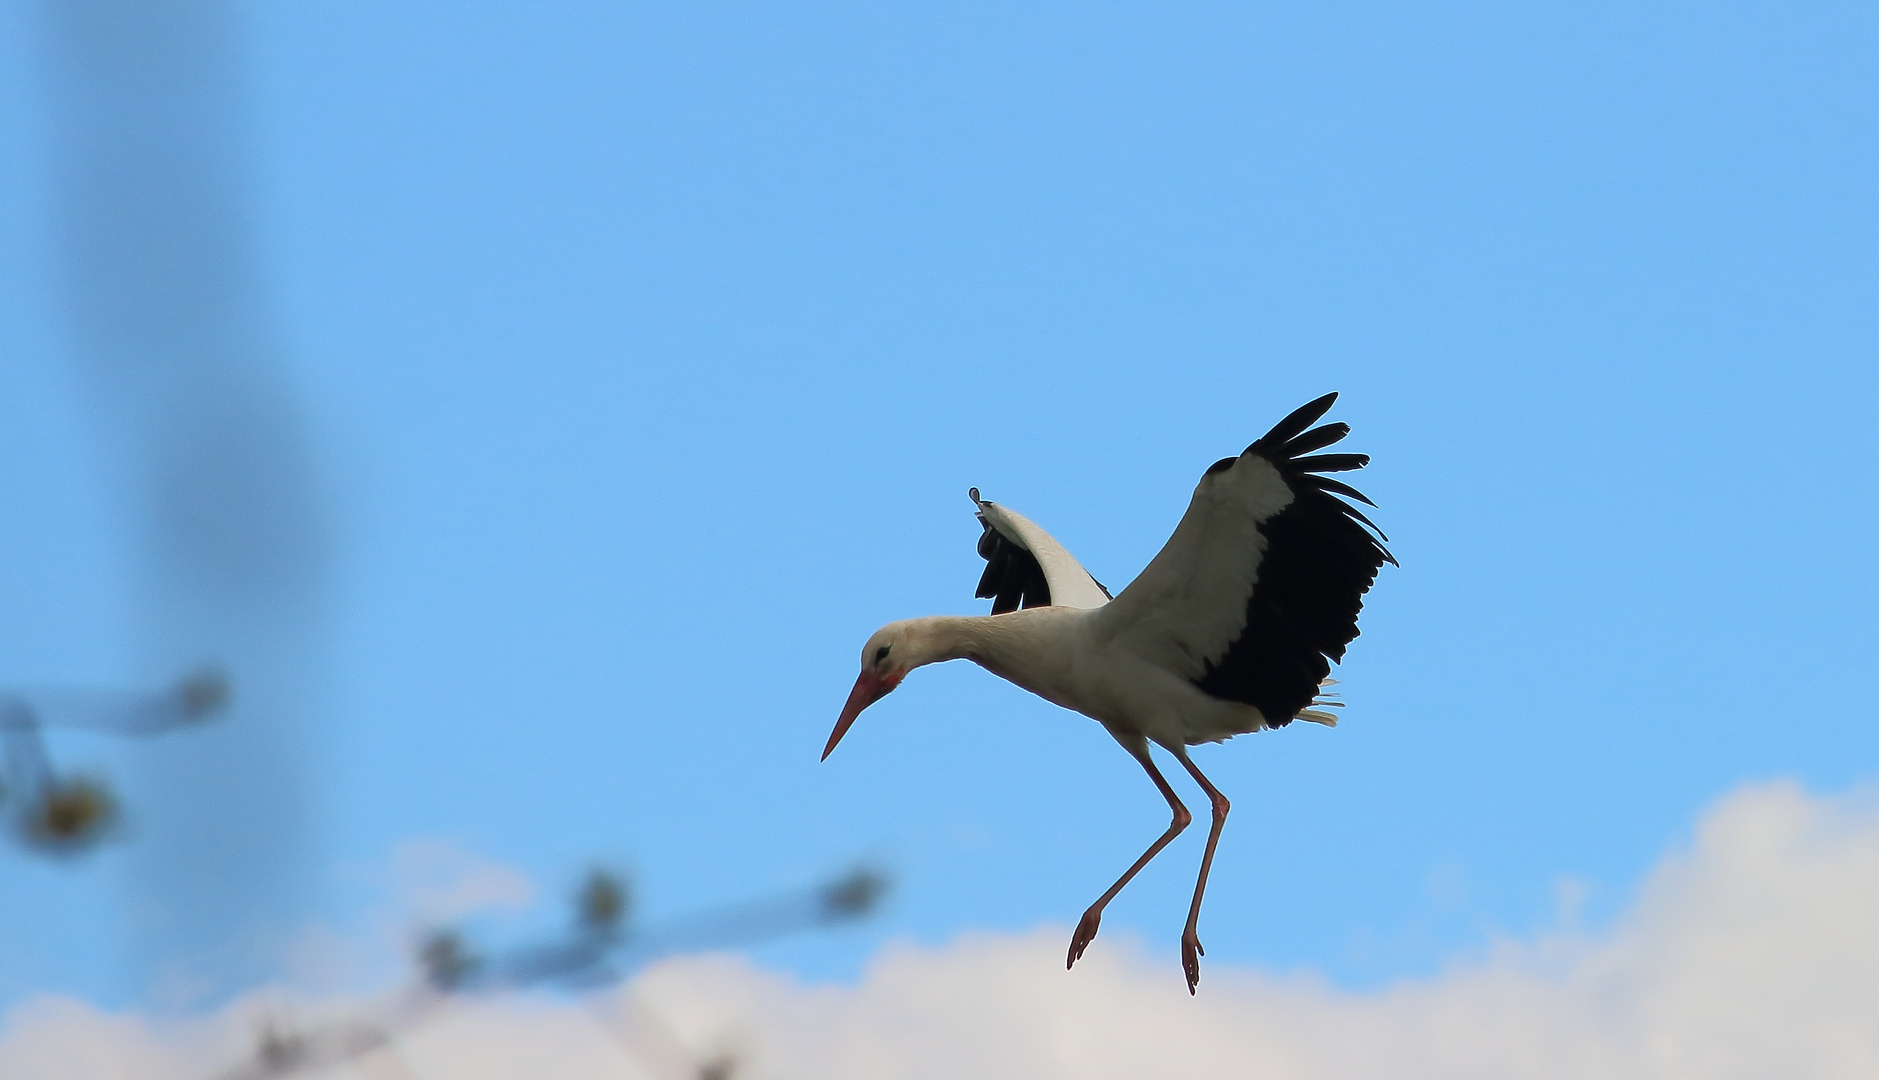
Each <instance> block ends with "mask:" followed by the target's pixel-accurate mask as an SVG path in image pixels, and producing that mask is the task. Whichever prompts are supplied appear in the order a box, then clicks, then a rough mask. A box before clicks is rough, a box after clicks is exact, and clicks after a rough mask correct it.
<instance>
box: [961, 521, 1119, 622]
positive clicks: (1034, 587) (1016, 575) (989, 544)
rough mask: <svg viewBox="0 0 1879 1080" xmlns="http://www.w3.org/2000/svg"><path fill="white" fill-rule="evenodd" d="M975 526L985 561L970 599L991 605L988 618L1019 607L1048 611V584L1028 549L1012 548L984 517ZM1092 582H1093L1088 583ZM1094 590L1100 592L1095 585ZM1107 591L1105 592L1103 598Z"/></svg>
mask: <svg viewBox="0 0 1879 1080" xmlns="http://www.w3.org/2000/svg"><path fill="white" fill-rule="evenodd" d="M979 523H980V524H981V525H983V526H985V531H984V532H983V533H980V534H979V555H980V556H981V557H982V558H984V559H985V573H984V574H981V575H980V576H979V589H978V591H977V592H975V593H973V594H972V595H973V596H975V597H977V598H979V599H981V600H990V601H991V602H992V614H994V615H1003V614H1004V613H1005V612H1007V611H1016V610H1018V609H1019V608H1021V607H1048V606H1049V605H1050V583H1049V582H1047V581H1045V580H1044V567H1043V566H1041V565H1039V563H1038V561H1037V556H1035V555H1033V554H1031V551H1030V549H1029V548H1026V547H1023V546H1021V545H1019V544H1015V543H1013V542H1012V541H1011V538H1010V537H1008V536H1006V535H1005V534H1004V533H1001V532H999V531H998V530H997V529H996V528H994V527H993V525H992V523H991V522H989V521H986V520H985V518H984V517H982V516H981V517H980V518H979ZM1091 580H1095V579H1093V578H1092V579H1091ZM1097 588H1099V589H1100V588H1102V586H1101V585H1100V584H1099V585H1097ZM1106 593H1107V590H1105V594H1106Z"/></svg>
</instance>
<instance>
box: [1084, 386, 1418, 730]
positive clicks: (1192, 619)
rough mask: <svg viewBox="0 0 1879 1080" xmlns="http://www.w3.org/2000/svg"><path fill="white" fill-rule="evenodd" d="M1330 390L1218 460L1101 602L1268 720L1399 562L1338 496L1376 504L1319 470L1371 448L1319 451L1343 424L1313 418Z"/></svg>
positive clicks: (1323, 661)
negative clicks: (1142, 562)
mask: <svg viewBox="0 0 1879 1080" xmlns="http://www.w3.org/2000/svg"><path fill="white" fill-rule="evenodd" d="M1336 400H1337V395H1336V394H1326V395H1325V396H1324V397H1321V398H1319V399H1317V400H1316V401H1313V402H1311V403H1310V404H1308V405H1305V406H1304V407H1303V408H1300V409H1298V410H1297V411H1295V412H1293V413H1292V414H1291V415H1290V416H1287V417H1286V418H1285V419H1284V420H1281V421H1279V423H1278V424H1277V425H1276V426H1274V427H1273V429H1272V430H1271V431H1268V432H1267V433H1266V434H1265V435H1264V436H1262V437H1261V438H1260V439H1259V441H1258V442H1255V443H1253V444H1252V445H1251V446H1249V447H1247V448H1246V452H1245V453H1243V454H1241V455H1240V456H1239V457H1237V458H1225V459H1223V460H1221V461H1217V462H1215V463H1214V464H1213V466H1212V467H1210V468H1209V469H1208V470H1207V473H1206V475H1204V476H1202V477H1201V481H1200V485H1199V486H1198V487H1196V488H1195V489H1194V498H1193V501H1192V502H1191V503H1189V504H1188V508H1187V513H1186V514H1185V515H1183V516H1182V518H1181V523H1180V524H1179V525H1178V526H1176V527H1175V530H1174V535H1173V536H1171V537H1169V538H1168V542H1167V544H1166V545H1164V546H1163V547H1162V549H1161V552H1160V553H1159V554H1157V555H1156V556H1155V558H1154V560H1153V561H1152V562H1150V563H1149V564H1148V568H1147V569H1146V570H1143V571H1142V576H1141V577H1138V578H1136V579H1135V581H1134V582H1132V583H1130V585H1129V587H1128V588H1126V589H1124V590H1123V591H1122V595H1121V596H1118V597H1116V600H1115V603H1113V604H1111V605H1110V606H1109V608H1108V610H1106V611H1105V612H1104V613H1103V614H1102V616H1101V618H1102V619H1103V621H1104V622H1105V623H1107V624H1109V626H1110V628H1111V630H1112V632H1113V633H1115V635H1116V638H1117V640H1118V641H1119V642H1123V643H1125V644H1126V645H1127V646H1128V648H1130V649H1131V650H1132V651H1134V652H1135V653H1136V654H1137V655H1140V656H1142V657H1143V658H1144V659H1146V660H1149V661H1151V662H1154V663H1156V664H1158V665H1160V666H1162V667H1164V668H1166V669H1168V670H1170V671H1174V672H1177V673H1179V674H1181V675H1183V676H1185V677H1186V678H1188V679H1190V680H1191V681H1192V682H1193V683H1194V685H1196V686H1198V687H1199V688H1200V689H1201V690H1202V691H1204V692H1206V693H1207V694H1209V695H1211V696H1213V697H1216V698H1220V699H1222V700H1226V701H1237V702H1240V703H1241V704H1245V705H1251V706H1253V707H1254V708H1256V709H1258V710H1259V711H1260V713H1261V715H1263V716H1264V717H1265V720H1266V724H1267V725H1268V726H1270V727H1280V726H1283V725H1285V724H1288V723H1290V722H1291V721H1292V718H1293V717H1295V716H1297V715H1298V714H1299V712H1300V711H1301V710H1303V709H1305V708H1306V707H1307V706H1309V705H1310V704H1311V703H1312V699H1313V697H1314V696H1315V695H1316V694H1317V692H1318V687H1319V684H1320V683H1321V682H1323V680H1324V679H1325V677H1326V676H1328V675H1329V674H1330V673H1331V661H1333V660H1342V659H1343V657H1344V648H1345V646H1346V645H1349V644H1350V642H1351V639H1352V638H1355V637H1356V636H1357V613H1358V611H1359V610H1361V609H1362V607H1363V598H1364V594H1365V593H1366V592H1368V591H1369V589H1370V585H1371V583H1372V582H1374V581H1375V580H1376V577H1377V571H1378V570H1380V569H1381V568H1382V566H1383V564H1384V563H1386V562H1388V563H1392V564H1393V563H1395V562H1396V559H1395V557H1393V556H1392V555H1391V554H1390V553H1389V551H1388V550H1386V549H1385V548H1384V547H1383V543H1382V541H1383V540H1385V539H1387V538H1386V537H1384V536H1383V533H1382V532H1381V531H1380V530H1378V529H1377V528H1376V526H1375V525H1372V524H1371V522H1370V519H1369V518H1366V517H1365V516H1364V515H1363V513H1362V512H1361V511H1359V510H1358V509H1357V508H1356V507H1354V506H1352V505H1350V504H1349V503H1347V502H1345V501H1344V500H1343V499H1340V498H1338V496H1340V495H1342V496H1345V497H1346V498H1351V499H1356V500H1358V501H1359V502H1362V503H1365V504H1366V505H1375V504H1374V503H1371V502H1370V500H1369V499H1366V498H1364V496H1363V495H1362V494H1361V493H1359V492H1358V491H1357V490H1356V489H1355V488H1352V487H1349V486H1348V485H1345V484H1343V483H1340V482H1338V481H1337V480H1334V479H1331V478H1330V477H1328V476H1322V475H1319V474H1321V473H1330V472H1344V471H1347V470H1351V469H1360V468H1362V467H1363V466H1365V465H1367V464H1369V462H1370V459H1369V457H1368V456H1366V455H1363V454H1314V451H1318V450H1322V449H1324V448H1325V447H1327V446H1330V445H1331V444H1332V443H1335V442H1337V441H1338V440H1340V439H1342V438H1343V437H1344V436H1345V435H1347V434H1349V433H1350V426H1349V425H1348V424H1342V423H1335V424H1325V425H1323V426H1321V427H1315V428H1314V427H1311V425H1312V424H1313V423H1314V422H1315V421H1316V420H1317V419H1318V418H1319V417H1321V416H1323V415H1324V414H1325V412H1326V411H1328V410H1329V409H1330V408H1331V403H1332V402H1334V401H1336ZM1307 428H1310V430H1306V429H1307ZM1308 455H1309V456H1308Z"/></svg>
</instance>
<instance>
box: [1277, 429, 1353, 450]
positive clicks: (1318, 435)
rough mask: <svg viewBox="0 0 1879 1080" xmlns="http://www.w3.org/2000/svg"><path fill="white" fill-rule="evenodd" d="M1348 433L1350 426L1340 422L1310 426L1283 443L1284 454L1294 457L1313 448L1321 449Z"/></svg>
mask: <svg viewBox="0 0 1879 1080" xmlns="http://www.w3.org/2000/svg"><path fill="white" fill-rule="evenodd" d="M1350 433H1351V426H1350V425H1349V424H1342V423H1340V424H1326V425H1324V426H1323V427H1315V428H1312V429H1311V430H1310V431H1307V432H1306V433H1304V434H1303V435H1300V436H1299V437H1298V438H1296V439H1293V440H1292V441H1290V442H1288V443H1286V444H1285V456H1286V457H1293V458H1295V457H1297V456H1298V455H1300V454H1309V453H1311V452H1312V451H1313V450H1322V449H1324V448H1325V447H1327V446H1330V445H1331V444H1332V443H1334V442H1337V441H1338V440H1339V439H1342V438H1343V437H1344V436H1346V435H1349V434H1350Z"/></svg>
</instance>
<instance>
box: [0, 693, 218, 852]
mask: <svg viewBox="0 0 1879 1080" xmlns="http://www.w3.org/2000/svg"><path fill="white" fill-rule="evenodd" d="M227 701H228V683H227V681H226V680H224V679H223V678H222V675H221V673H220V672H217V671H204V672H200V673H198V674H196V675H192V676H190V677H189V678H187V679H184V680H183V681H182V682H181V683H180V684H178V685H177V686H176V687H175V688H174V689H172V690H170V691H169V692H167V693H163V694H150V695H143V696H138V695H131V694H123V693H109V692H105V691H97V690H71V689H65V690H41V691H36V692H35V691H23V692H3V691H0V814H4V815H6V816H7V817H9V818H11V819H12V825H13V832H14V835H15V836H16V837H18V839H19V840H21V841H22V842H23V843H25V844H26V845H27V846H28V847H29V848H31V849H33V850H35V851H38V852H40V853H43V854H47V855H75V854H79V853H82V852H86V851H90V850H91V849H92V848H94V847H96V846H97V844H98V843H99V841H101V840H102V839H104V837H105V836H106V835H107V834H108V832H109V831H110V828H111V826H112V825H114V824H115V823H116V821H117V816H118V809H119V807H118V799H117V795H116V794H115V793H114V792H113V790H112V787H111V784H110V782H109V781H107V780H106V779H105V778H103V777H102V776H89V775H83V774H81V775H67V774H64V773H62V772H61V771H60V770H59V769H58V768H56V767H55V766H54V765H53V763H52V755H51V754H50V753H49V752H48V751H47V750H46V742H45V738H44V735H43V732H44V729H46V728H48V727H69V728H86V729H90V730H92V731H99V732H105V733H108V734H112V735H128V736H143V735H156V734H160V733H162V732H166V731H170V730H173V729H175V728H179V727H184V726H187V725H190V724H195V723H199V722H201V721H203V720H207V719H209V718H210V717H212V716H214V715H215V714H216V713H217V712H220V711H221V709H222V707H223V705H225V704H226V703H227Z"/></svg>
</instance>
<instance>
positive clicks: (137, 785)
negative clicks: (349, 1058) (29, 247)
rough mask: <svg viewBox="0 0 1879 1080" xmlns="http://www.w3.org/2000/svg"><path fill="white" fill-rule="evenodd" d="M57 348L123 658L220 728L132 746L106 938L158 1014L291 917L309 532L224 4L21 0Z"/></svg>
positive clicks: (318, 599) (309, 627)
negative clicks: (113, 499)
mask: <svg viewBox="0 0 1879 1080" xmlns="http://www.w3.org/2000/svg"><path fill="white" fill-rule="evenodd" d="M37 10H38V15H39V20H40V26H41V29H42V32H43V33H42V43H43V49H42V51H43V54H44V57H45V63H44V71H45V73H46V76H47V79H48V90H49V93H48V95H47V100H48V101H49V102H50V110H51V115H50V116H49V123H48V125H47V130H48V131H49V132H50V133H51V140H52V146H51V148H50V149H51V160H52V170H53V171H52V176H51V179H52V189H53V192H54V204H53V213H54V215H55V222H54V229H53V232H52V235H53V237H54V239H55V241H56V243H57V245H58V247H59V256H60V269H61V271H62V286H63V294H64V297H65V301H66V305H65V306H66V312H65V313H66V315H67V316H68V319H67V323H68V326H69V333H70V355H71V356H72V357H73V358H74V360H75V362H76V364H77V365H78V368H79V371H80V375H81V382H82V384H83V385H84V386H85V387H86V389H87V390H89V391H90V392H91V395H92V398H93V400H94V401H95V402H96V404H97V406H98V409H99V415H100V416H101V418H102V421H103V422H102V423H101V424H100V425H99V427H100V430H101V431H102V432H103V433H104V437H105V438H106V440H107V442H108V444H109V446H108V449H109V451H110V456H111V458H112V460H114V462H115V464H116V465H117V466H118V467H119V468H118V476H117V478H116V479H117V480H118V481H119V482H120V484H121V487H122V490H123V491H124V493H125V495H126V501H127V504H128V507H127V512H126V521H127V522H128V523H129V525H130V528H131V529H132V534H133V535H132V542H131V545H130V547H131V549H132V551H133V552H134V557H135V558H136V559H137V560H138V564H139V565H138V567H137V570H138V577H139V580H140V582H141V585H140V593H139V595H138V596H137V597H136V604H137V610H138V627H139V630H138V632H139V635H140V639H141V648H142V652H143V655H144V659H145V661H146V662H147V663H148V664H149V669H148V670H147V671H146V672H144V673H143V674H144V675H148V676H151V677H167V676H169V675H170V674H172V673H174V672H175V671H177V670H181V669H187V668H190V667H193V666H195V665H198V664H201V663H204V662H212V663H216V664H219V665H221V666H222V667H223V668H224V669H225V670H226V671H227V672H228V674H229V677H230V681H231V682H232V684H233V685H234V687H235V699H234V701H233V703H232V710H231V713H230V715H229V717H228V720H227V722H226V723H222V724H218V725H214V726H212V727H207V728H204V729H202V730H199V731H192V732H189V733H188V734H187V735H185V736H181V737H176V738H169V739H162V740H152V741H149V742H147V743H144V744H142V745H141V746H140V747H139V750H138V753H139V754H140V759H139V762H138V764H137V766H136V768H135V774H134V775H133V777H132V784H131V786H130V787H131V790H130V793H129V796H128V798H127V802H128V803H129V804H131V805H134V806H136V807H137V808H138V813H137V818H136V821H135V822H134V829H133V834H132V837H131V842H130V843H129V845H128V852H127V856H126V857H127V859H128V861H129V863H130V866H131V872H130V882H129V889H128V897H129V911H128V915H129V917H128V919H127V931H128V934H129V940H130V943H131V955H132V958H133V960H134V968H135V972H136V974H137V976H138V979H139V983H140V986H141V987H142V988H143V989H144V990H145V991H146V992H147V993H150V994H153V995H155V997H156V998H157V999H158V1000H164V1001H169V1002H173V1003H182V1002H187V1001H191V1000H199V999H201V998H203V997H206V996H210V995H214V994H218V993H221V992H224V991H227V990H231V989H234V988H236V987H239V986H241V985H243V984H246V983H249V982H252V981H253V980H255V979H257V978H259V977H262V976H265V975H266V974H268V973H269V972H270V971H272V970H274V969H275V967H276V965H277V963H278V961H279V959H280V957H281V956H282V954H283V949H284V948H285V947H286V945H287V942H288V939H289V938H290V937H291V936H292V935H293V934H294V933H295V932H296V931H297V930H298V929H300V927H301V926H302V925H303V924H304V922H305V921H306V919H307V917H308V916H310V915H311V914H312V912H313V910H314V908H315V900H314V892H315V889H314V879H313V874H312V871H311V863H310V858H309V856H310V847H309V842H310V831H311V807H310V803H309V796H310V785H311V777H312V775H313V772H314V768H313V764H312V762H311V761H310V760H309V755H310V753H311V752H312V750H313V747H314V742H315V740H314V739H313V737H312V735H313V732H312V727H313V724H314V721H315V717H316V713H317V703H318V700H319V698H320V696H321V689H322V686H321V684H322V678H321V675H322V673H323V666H324V651H323V650H324V644H323V634H322V630H323V613H322V600H323V592H324V590H323V588H322V585H323V583H324V576H325V561H326V552H325V547H326V544H325V540H326V538H325V525H324V522H323V521H322V520H321V514H320V507H319V500H318V498H317V496H316V491H315V484H314V480H313V475H312V470H311V464H310V460H309V454H308V450H307V446H306V438H305V433H304V430H303V427H302V420H301V417H300V416H299V414H298V412H297V411H296V409H295V407H294V403H293V400H292V394H291V393H290V389H289V387H288V384H287V382H286V379H285V378H284V375H283V373H282V372H281V370H280V365H279V363H278V356H277V346H276V342H275V340H274V336H273V333H272V332H271V328H270V326H269V318H268V310H267V303H266V289H265V288H264V275H263V274H262V273H261V270H260V264H261V260H260V258H259V253H258V251H257V246H258V245H257V240H256V231H255V229H254V227H253V213H254V208H253V206H252V204H251V200H250V187H251V185H250V184H249V177H248V175H247V172H246V164H247V145H246V139H245V138H244V122H245V120H246V115H245V106H246V102H247V95H246V93H245V87H244V85H243V71H242V66H241V63H240V49H239V47H238V45H239V38H240V35H239V27H238V25H237V20H236V15H237V11H236V8H235V5H233V4H232V3H226V2H223V0H40V2H39V4H38V8H37Z"/></svg>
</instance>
